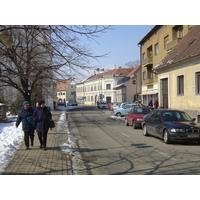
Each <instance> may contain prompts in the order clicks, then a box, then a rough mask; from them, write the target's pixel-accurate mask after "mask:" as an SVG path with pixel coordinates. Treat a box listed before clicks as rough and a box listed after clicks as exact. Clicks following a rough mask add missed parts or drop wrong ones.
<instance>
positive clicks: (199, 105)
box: [159, 58, 200, 118]
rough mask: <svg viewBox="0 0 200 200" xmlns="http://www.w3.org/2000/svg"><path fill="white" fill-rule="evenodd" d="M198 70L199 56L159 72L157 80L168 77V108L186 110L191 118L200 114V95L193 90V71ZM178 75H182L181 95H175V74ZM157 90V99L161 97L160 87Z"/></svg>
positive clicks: (199, 65) (194, 78)
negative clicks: (182, 89) (182, 88)
mask: <svg viewBox="0 0 200 200" xmlns="http://www.w3.org/2000/svg"><path fill="white" fill-rule="evenodd" d="M198 71H200V58H196V59H193V60H188V61H187V62H182V63H180V64H178V65H173V66H171V67H168V68H166V69H164V70H162V73H161V72H160V73H159V81H160V80H161V79H163V78H168V85H169V86H168V93H169V96H168V99H169V104H168V105H169V108H171V109H181V110H186V111H187V113H190V115H191V116H192V117H193V118H198V116H197V115H200V114H199V113H200V95H197V94H196V91H195V86H196V77H195V73H196V72H198ZM179 75H184V95H183V96H179V95H177V86H178V85H177V76H179ZM159 91H160V92H159V95H160V97H159V99H162V97H161V94H162V93H161V88H160V87H159Z"/></svg>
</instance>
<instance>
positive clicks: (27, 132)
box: [15, 101, 34, 150]
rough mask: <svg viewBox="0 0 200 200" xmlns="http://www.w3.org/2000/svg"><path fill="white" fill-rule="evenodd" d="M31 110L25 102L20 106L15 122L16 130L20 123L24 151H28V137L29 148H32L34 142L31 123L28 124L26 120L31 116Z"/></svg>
mask: <svg viewBox="0 0 200 200" xmlns="http://www.w3.org/2000/svg"><path fill="white" fill-rule="evenodd" d="M33 112H34V110H33V108H32V107H30V103H29V102H28V101H25V102H24V103H23V106H22V110H21V111H20V112H19V114H18V117H17V121H16V124H15V125H16V128H17V127H18V126H19V124H20V123H21V122H22V130H23V131H24V142H25V145H26V149H27V150H28V149H29V137H30V139H31V146H33V142H34V127H33V126H32V125H31V123H29V122H28V120H27V118H28V117H32V116H33Z"/></svg>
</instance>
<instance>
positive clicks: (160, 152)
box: [155, 150, 177, 161]
mask: <svg viewBox="0 0 200 200" xmlns="http://www.w3.org/2000/svg"><path fill="white" fill-rule="evenodd" d="M155 152H157V153H159V154H160V155H162V156H164V157H166V158H170V159H171V160H174V161H176V160H177V159H176V158H171V156H169V155H168V154H166V153H164V152H162V151H159V150H155Z"/></svg>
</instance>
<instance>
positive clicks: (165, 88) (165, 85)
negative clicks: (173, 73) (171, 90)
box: [160, 78, 168, 109]
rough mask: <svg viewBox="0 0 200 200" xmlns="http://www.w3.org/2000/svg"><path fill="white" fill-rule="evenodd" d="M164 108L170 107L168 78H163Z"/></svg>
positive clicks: (162, 97)
mask: <svg viewBox="0 0 200 200" xmlns="http://www.w3.org/2000/svg"><path fill="white" fill-rule="evenodd" d="M160 104H161V105H160V106H161V107H162V108H165V109H166V108H168V78H164V79H161V102H160Z"/></svg>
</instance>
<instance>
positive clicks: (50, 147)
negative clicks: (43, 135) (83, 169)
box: [3, 111, 72, 175]
mask: <svg viewBox="0 0 200 200" xmlns="http://www.w3.org/2000/svg"><path fill="white" fill-rule="evenodd" d="M61 113H62V112H61V111H53V112H52V118H53V120H54V121H55V124H56V122H57V121H58V120H59V117H60V115H61ZM64 140H65V141H67V133H66V130H63V129H62V130H61V129H59V130H58V126H57V125H56V127H55V128H53V129H52V130H49V132H48V137H47V150H46V151H44V150H43V149H40V148H39V147H40V143H39V140H38V137H37V133H36V132H35V138H34V145H33V147H31V146H30V147H29V150H26V147H25V145H24V141H22V144H21V146H20V149H19V150H18V151H17V152H16V154H15V156H14V158H13V159H12V160H11V162H10V163H9V165H8V166H7V167H6V169H5V170H4V173H3V175H34V174H35V175H72V169H71V159H70V156H69V155H68V154H66V153H63V152H62V151H61V150H60V147H59V145H60V143H61V142H63V141H64Z"/></svg>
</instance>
